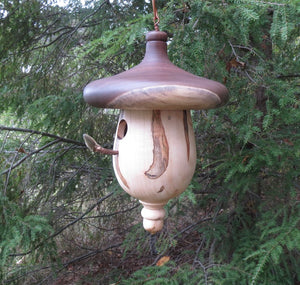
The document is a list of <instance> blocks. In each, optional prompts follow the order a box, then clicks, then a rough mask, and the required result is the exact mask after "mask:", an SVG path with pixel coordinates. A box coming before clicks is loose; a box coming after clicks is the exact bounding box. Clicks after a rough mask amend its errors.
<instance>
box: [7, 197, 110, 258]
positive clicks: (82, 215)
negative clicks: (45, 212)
mask: <svg viewBox="0 0 300 285" xmlns="http://www.w3.org/2000/svg"><path fill="white" fill-rule="evenodd" d="M113 194H114V192H110V193H108V194H107V195H105V196H104V197H101V198H100V199H98V201H97V202H96V203H94V204H93V205H92V206H91V207H89V208H88V209H87V210H86V211H85V212H84V213H83V214H81V215H80V216H79V217H77V218H76V219H74V220H73V221H72V222H70V223H68V224H67V225H65V226H64V227H62V228H60V229H59V230H58V231H57V232H55V233H54V234H52V235H50V236H49V237H47V238H46V239H45V240H43V241H42V242H40V243H39V244H38V245H37V246H35V247H34V249H32V250H29V251H27V252H22V253H12V254H10V255H9V256H24V255H28V254H30V253H32V252H33V251H34V250H36V249H38V248H39V247H40V246H42V245H43V244H44V243H45V242H46V241H48V240H49V239H52V238H54V237H56V236H58V235H59V234H61V233H62V232H63V231H64V230H66V229H67V228H69V227H70V226H73V225H74V224H76V223H77V222H78V221H80V220H82V219H83V217H84V216H86V215H87V214H88V213H90V212H91V211H92V210H93V209H94V208H95V207H96V206H98V205H99V204H101V203H102V202H103V201H105V200H106V199H108V198H109V197H110V196H112V195H113Z"/></svg>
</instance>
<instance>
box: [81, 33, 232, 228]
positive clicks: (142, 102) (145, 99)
mask: <svg viewBox="0 0 300 285" xmlns="http://www.w3.org/2000/svg"><path fill="white" fill-rule="evenodd" d="M146 42H147V43H146V53H145V57H144V59H143V61H142V62H141V63H140V64H138V65H137V66H135V67H133V68H131V69H129V70H127V71H125V72H122V73H120V74H117V75H115V76H112V77H108V78H103V79H100V80H96V81H93V82H91V83H89V84H88V85H87V86H86V87H85V89H84V100H85V101H86V102H87V103H88V104H90V105H92V106H95V107H97V108H117V109H120V110H121V111H120V117H119V122H118V125H117V130H116V136H115V141H114V147H113V150H106V149H103V148H102V147H101V146H99V145H98V144H97V143H96V142H95V141H94V140H93V139H92V138H91V137H89V136H88V135H85V136H84V137H85V141H86V143H87V145H88V146H89V147H90V148H91V149H93V150H94V151H100V152H103V153H109V154H112V155H113V168H114V172H115V175H116V178H117V180H118V182H119V184H120V185H121V187H122V188H123V189H124V190H125V191H126V192H127V193H128V194H130V195H131V196H133V197H135V198H137V199H138V200H139V201H140V203H141V204H142V205H143V209H142V212H141V215H142V217H143V225H144V228H145V229H146V230H147V231H149V232H150V233H156V232H157V231H159V230H161V229H162V227H163V221H164V217H165V210H164V206H165V205H166V203H167V202H168V201H169V200H170V199H172V198H174V197H176V196H178V195H180V194H181V193H182V192H183V191H184V190H185V189H186V188H187V186H188V185H189V183H190V181H191V179H192V177H193V174H194V171H195V166H196V146H195V136H194V131H193V126H192V119H191V114H190V110H192V109H193V110H200V109H211V108H217V107H220V106H222V105H223V104H225V103H226V101H227V100H228V90H227V89H226V87H225V86H224V85H222V84H220V83H218V82H215V81H212V80H209V79H206V78H202V77H198V76H195V75H193V74H191V73H188V72H186V71H184V70H182V69H180V68H178V67H177V66H175V65H174V64H172V63H171V61H170V60H169V58H168V55H167V34H166V33H165V32H161V31H152V32H149V33H147V35H146Z"/></svg>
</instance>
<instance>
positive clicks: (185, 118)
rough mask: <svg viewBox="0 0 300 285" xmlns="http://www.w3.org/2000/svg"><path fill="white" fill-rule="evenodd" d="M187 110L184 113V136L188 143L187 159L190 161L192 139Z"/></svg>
mask: <svg viewBox="0 0 300 285" xmlns="http://www.w3.org/2000/svg"><path fill="white" fill-rule="evenodd" d="M187 115H188V114H187V110H184V111H183V128H184V135H185V141H186V152H187V159H188V161H189V160H190V138H189V124H188V118H187Z"/></svg>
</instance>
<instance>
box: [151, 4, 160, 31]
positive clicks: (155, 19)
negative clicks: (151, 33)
mask: <svg viewBox="0 0 300 285" xmlns="http://www.w3.org/2000/svg"><path fill="white" fill-rule="evenodd" d="M152 7H153V14H154V17H153V22H154V29H155V31H159V27H158V24H159V17H158V13H157V9H156V7H155V0H152Z"/></svg>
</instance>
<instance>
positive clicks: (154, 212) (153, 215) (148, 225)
mask: <svg viewBox="0 0 300 285" xmlns="http://www.w3.org/2000/svg"><path fill="white" fill-rule="evenodd" d="M140 202H141V203H142V204H143V206H144V208H143V209H142V211H141V215H142V217H143V226H144V229H145V230H146V231H148V232H150V233H151V234H155V233H157V232H159V231H160V230H161V229H162V228H163V226H164V218H165V215H166V211H165V209H164V206H165V203H163V204H150V203H145V202H142V201H140Z"/></svg>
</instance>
